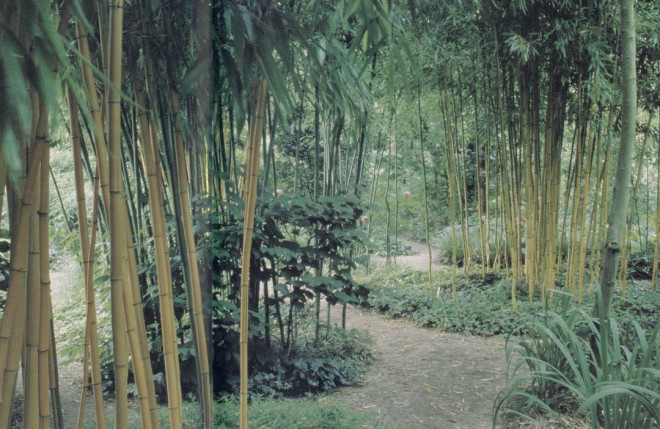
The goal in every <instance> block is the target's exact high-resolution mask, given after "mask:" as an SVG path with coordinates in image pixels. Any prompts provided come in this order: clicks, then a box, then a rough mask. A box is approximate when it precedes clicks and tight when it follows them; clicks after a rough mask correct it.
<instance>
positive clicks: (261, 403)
mask: <svg viewBox="0 0 660 429" xmlns="http://www.w3.org/2000/svg"><path fill="white" fill-rule="evenodd" d="M248 420H249V422H250V428H252V429H357V428H373V429H394V426H391V425H386V424H382V423H378V422H376V420H375V417H374V416H373V415H372V414H369V413H365V412H358V411H354V410H352V409H350V408H348V407H346V406H343V405H339V404H336V403H334V402H332V401H331V400H329V399H327V398H324V397H322V396H319V397H315V396H310V397H308V398H299V399H273V398H259V397H255V398H252V400H251V401H250V405H249V408H248ZM213 427H214V428H216V429H238V427H239V426H238V401H237V400H236V399H232V398H229V397H224V398H222V399H221V400H220V401H218V402H217V404H216V408H215V414H214V418H213Z"/></svg>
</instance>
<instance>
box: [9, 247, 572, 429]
mask: <svg viewBox="0 0 660 429" xmlns="http://www.w3.org/2000/svg"><path fill="white" fill-rule="evenodd" d="M404 244H406V245H407V246H409V247H410V248H411V249H412V250H413V251H414V252H416V254H414V255H406V256H397V257H396V260H392V261H391V262H392V263H396V265H397V266H400V267H408V268H415V269H419V270H426V269H428V266H429V257H428V252H427V247H426V246H425V245H423V244H419V243H415V242H411V241H406V242H405V243H404ZM372 262H373V263H376V264H384V263H385V258H384V257H374V258H373V259H372ZM432 265H433V266H439V264H438V262H436V261H434V262H433V264H432ZM76 269H77V268H76V267H72V268H71V270H74V271H75V270H76ZM75 275H79V274H78V273H75V272H73V271H71V272H69V270H66V271H64V272H57V273H53V278H52V287H53V305H54V311H55V313H57V311H58V307H59V306H60V305H61V303H62V302H64V300H65V299H66V298H67V296H68V295H69V294H70V291H69V290H68V287H70V284H71V279H72V278H73V276H75ZM347 316H348V317H347V327H348V328H349V329H351V328H354V329H358V330H366V331H368V332H369V334H370V336H371V338H372V342H373V351H374V354H375V356H376V361H375V362H374V363H373V364H372V365H371V366H370V367H369V368H368V369H367V372H366V374H365V376H364V378H363V379H362V381H361V382H360V383H359V384H358V385H356V386H351V387H344V388H341V389H339V390H337V391H336V392H334V393H332V394H329V395H327V396H326V397H324V398H323V399H322V400H324V401H330V402H334V403H339V404H344V405H346V406H349V407H351V408H354V409H356V410H359V411H366V412H370V413H372V414H373V415H374V416H375V417H376V419H377V420H378V421H380V422H386V423H388V424H390V425H391V426H392V427H394V428H397V429H398V428H401V429H403V428H406V429H408V428H409V429H417V428H420V429H421V428H424V429H486V428H490V427H492V421H491V415H492V407H493V402H494V400H495V398H496V396H497V394H498V393H499V392H501V391H502V390H503V389H504V388H505V386H506V362H505V352H504V346H505V344H504V343H505V341H504V338H502V337H490V338H485V337H477V336H469V335H461V334H452V333H446V332H442V331H440V330H438V329H427V328H421V327H418V326H415V325H414V324H413V323H412V322H409V321H407V320H402V319H388V318H386V317H384V316H382V315H379V314H376V313H373V312H369V311H365V310H360V309H356V308H349V309H348V315H347ZM56 318H57V316H56ZM56 323H57V322H56ZM81 367H82V365H81V364H79V363H74V364H70V365H67V366H64V367H63V368H62V369H61V370H60V389H61V398H62V404H63V414H64V427H65V428H71V427H76V421H77V415H78V410H79V407H80V399H81V398H80V392H81V385H82V381H81V373H82V368H81ZM131 402H132V406H131V414H132V415H137V409H136V404H135V403H134V401H131ZM105 406H106V410H105V411H106V416H112V415H113V414H114V403H113V401H112V400H107V399H106V401H105ZM93 415H94V412H93V404H92V398H91V396H88V398H87V404H86V416H87V417H86V419H85V421H86V422H90V424H91V422H93V420H94V418H93ZM546 423H550V424H549V426H548V427H555V426H554V425H553V424H552V423H551V422H548V421H547V420H546ZM19 427H20V426H19ZM88 427H89V426H88ZM498 427H500V426H499V425H498ZM506 427H507V429H513V428H534V427H537V426H534V425H531V426H527V425H522V424H509V425H507V426H506ZM574 427H576V428H577V427H583V426H581V425H579V426H574Z"/></svg>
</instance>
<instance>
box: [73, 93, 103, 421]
mask: <svg viewBox="0 0 660 429" xmlns="http://www.w3.org/2000/svg"><path fill="white" fill-rule="evenodd" d="M68 102H69V115H70V121H71V140H72V143H73V170H74V177H75V188H76V201H77V213H78V232H79V236H80V253H81V258H82V265H83V275H84V282H85V296H86V301H87V306H86V323H85V342H84V346H83V350H84V352H83V353H84V364H83V374H84V376H83V377H84V382H83V389H82V392H81V400H80V411H79V417H78V427H79V428H81V427H82V424H83V417H84V405H85V400H86V398H87V383H88V380H89V377H88V375H87V371H88V366H87V362H88V361H90V360H91V367H92V393H93V395H94V410H95V416H96V427H97V428H100V429H103V428H105V410H104V406H103V392H102V387H101V364H100V351H99V339H98V331H97V318H96V305H95V303H94V248H95V243H96V225H97V219H98V211H99V210H98V204H99V178H98V175H97V176H96V178H95V180H94V194H93V195H94V200H93V203H92V206H93V210H92V222H93V226H92V233H91V236H90V234H89V227H88V222H87V207H86V203H85V189H84V179H83V166H82V141H81V139H82V137H81V135H80V123H79V120H78V108H77V105H76V103H75V100H74V97H73V94H72V93H71V91H70V90H69V92H68ZM97 172H98V167H97Z"/></svg>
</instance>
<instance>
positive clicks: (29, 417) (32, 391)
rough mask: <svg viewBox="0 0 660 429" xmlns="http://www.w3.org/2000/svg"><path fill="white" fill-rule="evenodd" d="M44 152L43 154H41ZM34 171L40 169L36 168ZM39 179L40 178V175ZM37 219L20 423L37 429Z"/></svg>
mask: <svg viewBox="0 0 660 429" xmlns="http://www.w3.org/2000/svg"><path fill="white" fill-rule="evenodd" d="M44 152H45V151H44ZM33 168H40V166H37V165H35V166H34V167H33ZM38 176H41V175H40V174H39V175H38ZM40 192H41V183H40V180H39V179H37V182H36V183H35V200H36V199H37V198H39V193H40ZM38 234H39V218H38V217H37V212H36V210H32V211H31V213H30V233H29V238H28V267H27V290H26V293H27V296H26V309H27V310H26V327H25V340H24V341H25V349H24V351H23V392H24V402H23V422H24V425H25V427H27V428H37V427H39V378H38V377H39V367H38V362H39V361H38V359H39V355H38V348H39V327H40V323H39V322H40V314H39V313H40V311H39V310H40V309H41V285H40V281H39V280H40V279H39V259H40V254H39V235H38Z"/></svg>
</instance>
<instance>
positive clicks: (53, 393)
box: [0, 1, 214, 428]
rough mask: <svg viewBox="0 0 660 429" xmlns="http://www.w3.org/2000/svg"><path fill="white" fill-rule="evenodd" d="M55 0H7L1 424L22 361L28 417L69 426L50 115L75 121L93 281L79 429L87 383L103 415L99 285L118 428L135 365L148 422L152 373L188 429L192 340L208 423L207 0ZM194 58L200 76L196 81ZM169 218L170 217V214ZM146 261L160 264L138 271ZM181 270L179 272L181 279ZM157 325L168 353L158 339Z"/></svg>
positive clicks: (87, 272) (152, 420) (152, 410)
mask: <svg viewBox="0 0 660 429" xmlns="http://www.w3.org/2000/svg"><path fill="white" fill-rule="evenodd" d="M57 6H58V7H57V8H56V9H53V5H52V4H50V3H49V2H41V1H35V2H3V4H2V16H3V30H2V31H3V33H2V43H3V46H2V52H3V55H2V78H3V83H2V87H3V92H2V96H3V109H8V111H7V112H6V114H5V113H4V112H3V124H2V125H3V130H4V134H3V146H2V150H3V157H2V165H3V168H2V180H3V181H2V189H3V191H5V189H6V195H7V202H8V206H7V207H8V212H9V216H8V222H9V225H8V226H9V228H8V230H9V231H10V240H11V275H10V280H9V285H8V288H7V296H6V301H5V302H4V306H3V308H4V313H3V315H2V316H3V317H2V325H1V328H0V330H1V332H2V334H1V336H0V337H1V339H0V356H2V357H1V358H0V374H2V376H0V377H1V378H0V380H1V381H0V385H1V386H2V397H1V399H0V414H1V416H0V427H9V422H10V411H11V410H12V402H13V398H14V392H15V387H16V379H17V375H18V372H19V363H20V362H22V373H23V391H24V397H25V399H24V403H23V407H22V408H23V417H22V418H23V424H24V427H34V428H36V427H50V425H51V419H52V421H54V424H55V427H64V426H63V422H62V415H61V402H60V398H59V393H58V384H57V382H58V380H57V374H58V372H57V355H56V343H55V338H54V336H53V314H52V307H51V299H50V280H49V271H50V268H49V250H48V249H49V247H48V246H49V229H48V228H49V222H48V214H49V207H48V204H49V194H48V190H49V177H50V175H49V158H48V149H49V145H51V144H53V143H52V139H51V136H50V134H49V133H51V132H53V131H54V130H55V129H56V128H55V126H54V124H56V123H60V124H66V126H65V127H66V128H68V134H69V136H70V139H71V141H72V148H73V153H72V154H71V159H72V162H73V165H74V171H73V173H74V174H75V182H76V188H75V189H76V194H77V201H78V208H77V214H78V216H77V222H76V225H77V229H78V232H79V242H80V246H79V249H80V261H81V265H82V267H83V273H84V282H85V290H86V308H87V318H86V320H87V322H86V329H85V334H84V353H83V355H84V360H83V369H84V372H83V374H81V378H82V379H83V380H84V387H85V389H84V390H83V392H82V396H81V406H80V415H79V419H78V427H84V424H85V422H84V411H85V407H86V405H85V403H86V398H87V395H86V390H87V387H88V386H91V390H92V391H93V398H94V400H93V406H94V409H95V422H96V425H97V427H105V421H106V419H105V415H104V397H103V396H102V395H103V392H102V376H101V366H100V365H101V363H100V348H101V347H102V346H103V347H105V345H102V344H100V343H99V333H98V331H99V326H98V325H97V318H96V316H97V314H96V313H97V303H96V302H95V299H96V298H95V297H96V296H97V293H96V292H95V291H96V290H97V289H98V288H99V287H101V288H102V287H104V286H103V284H104V283H106V284H107V286H106V287H109V290H110V293H111V309H112V311H111V313H112V333H113V334H112V353H113V360H112V363H113V369H112V376H113V387H114V397H115V410H116V412H115V416H114V422H115V423H114V424H115V425H116V427H128V399H127V398H128V392H127V389H128V381H129V372H130V374H131V377H132V379H133V380H134V383H135V385H136V387H137V399H138V401H137V402H138V403H139V408H140V415H141V421H142V426H143V427H158V426H159V420H158V416H157V408H158V398H157V396H156V390H155V383H154V374H155V371H156V370H157V371H158V372H159V373H162V375H163V377H164V379H165V380H166V383H165V384H166V385H165V388H164V390H165V391H166V394H165V397H166V398H167V408H168V410H169V427H172V428H175V427H182V414H181V413H182V409H181V407H182V399H183V394H182V383H181V381H182V380H183V376H182V375H181V374H182V370H181V368H180V362H181V361H180V359H179V347H180V346H181V345H182V344H183V343H184V341H187V342H188V343H192V344H193V345H194V346H193V347H194V350H195V351H194V353H192V356H194V362H193V363H192V364H191V365H190V368H191V370H190V369H189V370H187V375H186V378H187V379H193V380H195V381H194V385H195V386H196V387H195V388H194V389H193V393H194V394H196V396H197V398H198V399H199V403H200V407H201V414H202V415H203V421H204V426H205V427H211V424H212V390H211V389H212V383H211V372H210V361H211V357H210V353H211V351H212V349H211V347H210V343H209V341H210V326H211V323H210V322H211V312H210V308H204V302H208V301H209V297H210V296H211V282H210V277H209V276H210V272H209V271H208V269H207V268H205V267H206V265H205V264H204V263H200V261H198V259H197V251H196V249H197V245H198V244H199V242H200V241H203V240H204V236H205V235H204V231H203V230H200V229H199V228H198V229H196V230H193V225H194V223H195V222H199V219H200V218H201V217H203V216H209V215H210V213H211V210H212V207H208V206H205V205H201V204H200V203H199V201H194V200H193V198H192V197H191V195H194V196H196V197H199V198H200V199H201V198H202V196H204V195H206V196H209V195H211V193H212V190H211V188H210V186H211V184H210V180H209V165H210V160H209V157H210V156H211V155H212V154H213V153H214V152H213V150H212V141H211V140H210V139H208V136H209V133H208V128H209V124H208V118H209V116H210V112H209V109H210V101H208V100H210V97H211V93H210V91H209V90H208V89H207V88H208V87H209V85H208V79H210V70H211V67H210V62H209V61H210V60H209V58H210V53H209V52H210V49H211V46H210V38H211V31H210V18H209V17H210V5H209V4H207V3H206V2H196V3H190V4H183V3H180V2H178V3H174V4H169V5H163V4H157V3H154V2H131V3H130V4H125V3H124V2H122V1H116V2H114V1H112V2H80V3H79V2H63V3H62V4H59V5H57ZM174 17H177V19H176V20H175V19H174ZM182 17H185V19H180V18H182ZM191 29H196V31H193V32H191ZM165 35H169V36H168V37H165ZM183 40H188V41H189V43H183V42H182V41H183ZM151 52H158V53H159V55H155V54H150V53H151ZM26 53H30V54H29V55H26ZM186 71H187V72H188V74H189V75H190V74H195V78H194V79H195V81H197V82H199V81H201V82H203V85H193V84H191V82H190V80H191V79H192V78H191V77H190V76H189V75H184V73H185V72H186ZM155 76H158V79H156V78H155ZM186 79H188V81H189V82H188V86H187V87H186V88H187V89H186V91H187V92H184V90H183V89H182V88H184V86H185V85H184V83H183V82H184V80H186ZM204 79H206V81H205V80H204ZM58 96H61V98H58ZM180 99H184V100H185V102H183V103H181V102H180V101H179V100H180ZM181 105H183V107H181ZM26 109H27V110H26ZM193 116H194V117H195V121H191V119H190V118H192V117H193ZM67 118H68V121H67V120H66V119H67ZM183 124H185V126H184V125H183ZM3 195H4V192H3ZM200 201H201V200H200ZM193 217H197V221H195V220H193ZM168 218H170V219H175V221H174V222H172V221H169V223H168V222H167V219H168ZM3 221H4V219H3ZM99 237H101V240H99ZM146 242H149V243H151V245H150V246H145V243H146ZM105 246H108V248H109V249H110V252H109V254H106V257H108V256H109V271H108V275H107V276H106V277H104V276H101V277H99V274H98V267H97V265H99V257H100V258H101V259H103V253H101V254H100V253H99V251H100V249H102V248H105ZM151 248H153V251H150V249H151ZM172 252H176V253H178V255H179V256H178V260H179V261H180V262H179V269H177V270H174V269H172V268H171V257H172ZM149 266H153V267H155V268H154V270H145V269H144V268H140V267H149ZM173 273H181V274H180V275H181V278H178V279H175V280H173V278H172V277H173ZM104 278H106V279H107V280H103V279H104ZM151 286H153V289H152V288H151ZM182 294H183V296H185V298H184V302H185V306H186V310H185V313H186V314H187V315H188V316H186V318H187V322H186V323H185V325H184V323H183V318H182V317H183V312H182V309H181V307H180V306H179V308H178V310H177V311H178V313H179V314H178V315H175V305H174V301H175V299H176V297H177V296H179V295H182ZM148 326H151V328H149V329H148V328H147V327H148ZM154 326H155V327H156V329H154V328H153V327H154ZM156 337H158V338H159V341H160V343H161V344H162V346H161V347H160V350H161V351H159V350H158V349H155V348H153V347H151V346H150V345H151V344H153V341H154V339H155V338H156ZM81 342H82V338H81ZM161 356H162V358H161ZM129 366H130V369H129ZM191 371H192V374H191ZM51 401H52V406H51ZM51 412H52V413H53V415H52V416H51Z"/></svg>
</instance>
